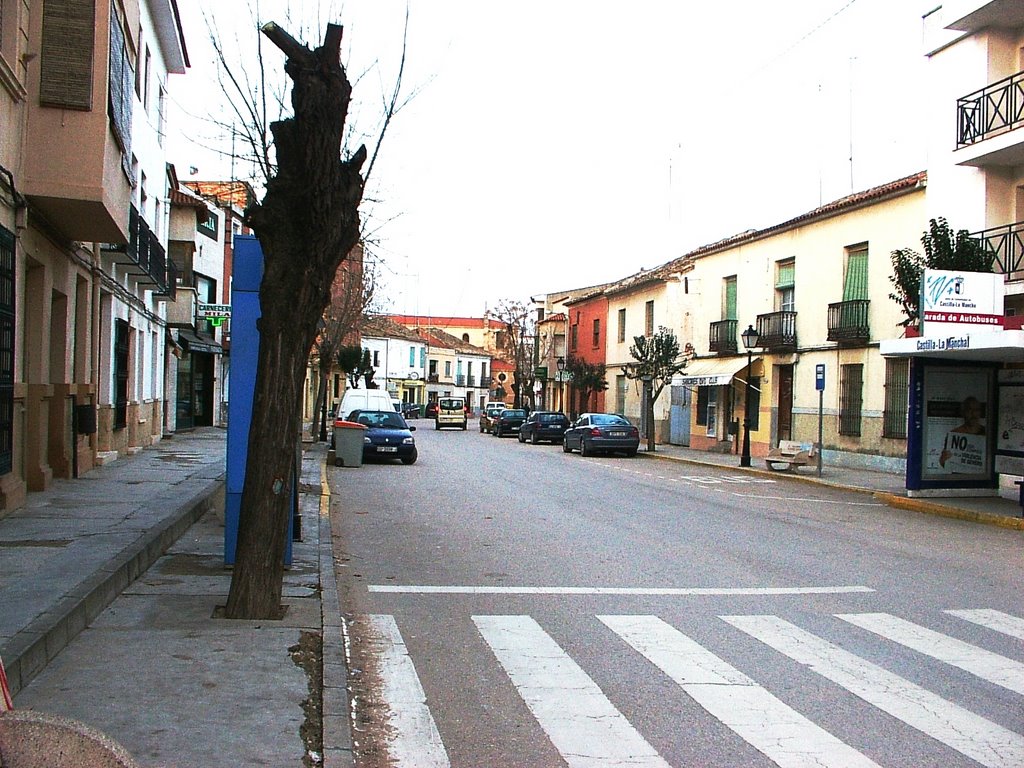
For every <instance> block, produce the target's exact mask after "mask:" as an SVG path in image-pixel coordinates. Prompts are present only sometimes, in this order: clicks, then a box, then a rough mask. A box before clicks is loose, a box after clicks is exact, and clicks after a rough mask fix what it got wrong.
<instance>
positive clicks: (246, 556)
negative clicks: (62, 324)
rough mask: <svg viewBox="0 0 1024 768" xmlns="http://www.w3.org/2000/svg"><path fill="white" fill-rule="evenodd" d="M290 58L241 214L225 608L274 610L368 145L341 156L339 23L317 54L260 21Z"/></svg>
mask: <svg viewBox="0 0 1024 768" xmlns="http://www.w3.org/2000/svg"><path fill="white" fill-rule="evenodd" d="M263 32H264V34H266V35H267V37H269V38H270V39H271V40H272V41H273V42H274V44H275V45H277V47H278V48H280V49H281V50H282V51H283V52H284V53H285V54H286V56H287V61H286V63H285V72H286V73H287V74H288V76H289V77H290V78H291V79H292V108H293V110H294V117H292V118H289V119H287V120H282V121H279V122H276V123H274V124H273V125H272V126H271V131H272V133H273V136H274V146H275V149H276V153H277V164H278V167H277V174H276V175H275V176H274V177H273V178H272V179H270V180H269V182H268V183H267V192H266V195H265V196H264V198H263V201H262V202H261V203H260V204H258V205H255V206H253V207H252V208H250V209H249V210H248V211H247V212H246V218H247V221H248V223H249V224H250V226H252V228H253V231H254V232H255V233H256V236H257V237H258V238H259V241H260V245H261V247H262V249H263V258H264V268H263V282H262V284H261V286H260V310H261V312H262V316H261V317H260V319H259V321H258V323H257V327H258V329H259V332H260V347H259V359H258V367H257V373H256V382H255V392H254V397H253V414H252V424H251V427H250V430H249V443H248V457H247V462H246V474H245V481H244V483H243V486H242V500H241V511H240V516H239V529H238V543H237V548H236V559H235V567H234V571H233V572H232V576H231V589H230V592H229V594H228V601H227V606H226V611H225V613H226V615H227V617H228V618H238V619H274V618H279V617H280V615H281V611H282V607H281V589H282V583H283V579H284V555H285V549H286V545H287V535H288V517H289V511H290V498H291V485H290V483H293V482H297V481H298V478H297V477H295V476H294V471H293V470H294V463H295V446H296V441H297V440H299V439H300V430H301V403H302V400H301V398H302V384H303V380H304V378H305V370H306V364H307V361H308V356H309V351H310V349H311V348H312V345H313V342H314V340H315V337H316V333H317V322H318V320H319V319H320V317H321V315H322V314H323V311H324V308H325V307H326V306H327V304H328V302H329V301H330V289H331V283H332V281H333V279H334V275H335V272H336V271H337V269H338V266H339V264H340V263H341V261H342V260H343V259H344V258H345V256H346V255H347V254H348V253H349V251H351V249H352V247H353V246H354V245H355V244H356V242H357V241H358V239H359V211H358V209H359V204H360V202H361V200H362V194H363V179H362V176H361V175H360V168H361V167H362V164H363V162H364V161H365V159H366V148H365V147H360V149H359V151H357V152H356V153H355V155H354V156H353V157H352V158H350V159H349V160H342V159H341V143H342V137H343V134H344V128H345V119H346V117H347V112H348V105H349V99H350V96H351V92H352V88H351V85H350V84H349V82H348V78H347V76H346V74H345V70H344V68H343V67H342V66H341V61H340V58H339V52H340V45H341V33H342V30H341V27H340V26H337V25H333V24H332V25H328V28H327V32H326V34H325V36H324V41H323V44H322V45H321V46H320V47H319V48H317V49H316V50H314V51H310V50H309V48H307V47H306V46H305V45H302V44H301V43H298V42H297V41H295V40H294V39H293V38H292V37H291V36H290V35H288V33H287V32H285V31H284V30H282V29H281V28H280V27H278V26H276V25H275V24H267V25H266V26H265V27H264V28H263Z"/></svg>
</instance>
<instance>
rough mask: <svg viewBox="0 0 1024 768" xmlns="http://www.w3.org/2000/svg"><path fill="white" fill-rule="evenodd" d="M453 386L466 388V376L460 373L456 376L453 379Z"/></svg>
mask: <svg viewBox="0 0 1024 768" xmlns="http://www.w3.org/2000/svg"><path fill="white" fill-rule="evenodd" d="M455 386H456V387H464V386H466V376H465V375H464V374H461V373H460V374H459V375H457V376H456V377H455Z"/></svg>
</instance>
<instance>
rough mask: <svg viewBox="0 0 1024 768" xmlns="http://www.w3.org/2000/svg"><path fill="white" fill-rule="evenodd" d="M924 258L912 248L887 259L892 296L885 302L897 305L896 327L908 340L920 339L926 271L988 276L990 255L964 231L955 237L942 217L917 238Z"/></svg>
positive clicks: (990, 261)
mask: <svg viewBox="0 0 1024 768" xmlns="http://www.w3.org/2000/svg"><path fill="white" fill-rule="evenodd" d="M921 244H922V245H923V246H924V255H923V256H922V255H921V254H920V253H918V252H917V251H915V250H914V249H913V248H898V249H896V250H895V251H893V252H892V254H891V255H890V260H891V261H892V274H891V275H889V282H891V283H892V285H893V292H892V293H890V294H889V298H890V299H892V300H893V301H895V302H896V303H897V304H899V305H900V308H901V309H902V310H903V314H904V315H906V319H904V320H903V322H901V323H900V324H899V325H901V326H902V327H903V328H905V329H906V333H905V335H906V336H908V337H913V336H919V335H920V324H921V280H922V278H923V277H924V271H925V270H926V269H950V270H961V271H965V272H991V271H992V254H991V253H988V252H987V251H986V250H985V249H984V248H983V247H982V244H981V242H979V241H978V240H976V239H975V238H973V237H971V236H970V234H968V232H967V230H966V229H961V230H958V231H957V232H956V233H955V234H954V232H953V230H952V228H951V227H950V226H949V224H948V223H947V222H946V220H945V219H944V218H942V217H939V218H937V219H931V220H930V221H929V222H928V231H926V232H925V233H924V234H922V235H921Z"/></svg>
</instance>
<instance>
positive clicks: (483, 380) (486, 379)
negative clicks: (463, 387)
mask: <svg viewBox="0 0 1024 768" xmlns="http://www.w3.org/2000/svg"><path fill="white" fill-rule="evenodd" d="M491 381H492V379H491V377H490V376H481V377H480V386H481V387H489V386H491Z"/></svg>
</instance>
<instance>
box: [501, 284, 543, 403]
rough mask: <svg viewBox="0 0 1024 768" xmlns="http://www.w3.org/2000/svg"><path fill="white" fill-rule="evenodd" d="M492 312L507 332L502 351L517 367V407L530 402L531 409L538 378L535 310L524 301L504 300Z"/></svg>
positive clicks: (514, 390)
mask: <svg viewBox="0 0 1024 768" xmlns="http://www.w3.org/2000/svg"><path fill="white" fill-rule="evenodd" d="M492 315H493V316H494V317H495V319H497V320H498V321H499V322H500V323H501V324H502V327H503V329H504V332H505V343H504V345H502V348H501V352H503V353H504V355H505V356H506V358H507V359H508V360H509V362H511V363H512V364H513V366H514V367H515V381H514V382H513V393H514V396H515V403H514V406H515V407H516V408H522V407H524V406H525V405H527V403H529V406H530V408H531V409H532V408H533V406H534V402H533V383H534V380H535V378H536V370H535V367H534V362H535V360H536V351H535V349H534V340H535V337H536V331H535V325H534V323H533V313H532V312H531V310H530V308H529V307H528V306H526V305H525V304H523V303H522V302H521V301H512V300H510V299H503V300H502V301H500V302H498V306H497V308H496V309H495V310H494V311H493V312H492Z"/></svg>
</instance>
